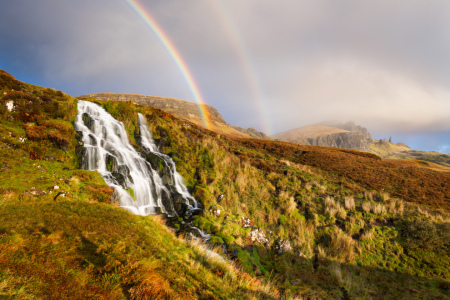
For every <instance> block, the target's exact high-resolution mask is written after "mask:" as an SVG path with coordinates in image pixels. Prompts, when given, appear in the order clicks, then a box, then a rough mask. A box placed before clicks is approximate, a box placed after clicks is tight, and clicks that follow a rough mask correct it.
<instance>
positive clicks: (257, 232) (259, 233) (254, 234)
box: [250, 228, 269, 245]
mask: <svg viewBox="0 0 450 300" xmlns="http://www.w3.org/2000/svg"><path fill="white" fill-rule="evenodd" d="M250 239H251V240H252V242H258V243H260V244H264V245H266V244H267V243H269V239H268V238H267V237H266V234H265V233H264V231H263V230H262V229H258V228H257V229H253V230H252V231H250Z"/></svg>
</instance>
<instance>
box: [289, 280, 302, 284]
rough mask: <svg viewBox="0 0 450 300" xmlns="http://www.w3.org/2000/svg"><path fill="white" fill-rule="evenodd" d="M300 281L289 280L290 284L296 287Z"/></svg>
mask: <svg viewBox="0 0 450 300" xmlns="http://www.w3.org/2000/svg"><path fill="white" fill-rule="evenodd" d="M300 281H301V280H300V279H294V280H291V281H290V282H291V284H292V285H296V284H297V283H300Z"/></svg>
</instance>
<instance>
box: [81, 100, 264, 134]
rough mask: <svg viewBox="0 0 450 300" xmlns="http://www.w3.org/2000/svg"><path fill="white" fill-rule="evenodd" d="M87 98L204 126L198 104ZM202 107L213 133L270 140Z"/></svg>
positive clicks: (174, 101)
mask: <svg viewBox="0 0 450 300" xmlns="http://www.w3.org/2000/svg"><path fill="white" fill-rule="evenodd" d="M86 97H87V98H89V97H90V98H95V99H97V100H101V101H131V102H133V103H135V104H138V105H143V106H152V107H155V108H159V109H162V110H164V111H166V112H168V113H170V114H173V115H175V116H177V117H179V118H181V119H184V120H187V121H190V122H192V123H194V124H196V125H198V126H203V120H202V118H201V115H200V112H199V109H198V104H197V103H194V102H189V101H185V100H180V99H175V98H169V97H158V96H147V95H136V94H119V93H96V94H89V95H83V96H80V98H86ZM202 106H203V108H204V109H205V110H206V111H207V112H208V115H209V118H210V121H211V128H210V129H211V130H212V131H215V132H217V133H220V134H226V135H231V136H234V137H241V138H245V137H253V138H268V139H270V137H269V136H267V135H265V134H264V133H262V132H259V131H257V130H255V129H253V128H249V129H245V128H241V127H238V126H231V125H229V124H228V123H227V122H225V119H224V118H223V117H222V116H221V115H220V113H219V112H218V111H217V110H216V109H215V108H214V107H212V106H210V105H207V104H202Z"/></svg>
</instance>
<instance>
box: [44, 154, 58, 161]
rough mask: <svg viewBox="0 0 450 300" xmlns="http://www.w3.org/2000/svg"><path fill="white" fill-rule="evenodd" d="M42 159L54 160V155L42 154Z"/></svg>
mask: <svg viewBox="0 0 450 300" xmlns="http://www.w3.org/2000/svg"><path fill="white" fill-rule="evenodd" d="M42 159H43V160H55V159H56V157H54V156H53V155H48V156H44V157H43V158H42Z"/></svg>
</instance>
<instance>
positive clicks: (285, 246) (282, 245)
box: [275, 239, 292, 255]
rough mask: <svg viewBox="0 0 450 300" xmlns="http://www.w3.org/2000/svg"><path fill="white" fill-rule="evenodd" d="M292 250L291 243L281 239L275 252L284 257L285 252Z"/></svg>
mask: <svg viewBox="0 0 450 300" xmlns="http://www.w3.org/2000/svg"><path fill="white" fill-rule="evenodd" d="M291 250H292V247H291V243H290V242H289V241H288V240H285V239H280V240H278V241H277V242H276V243H275V252H276V253H277V254H278V255H282V254H283V253H285V252H289V251H291Z"/></svg>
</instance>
